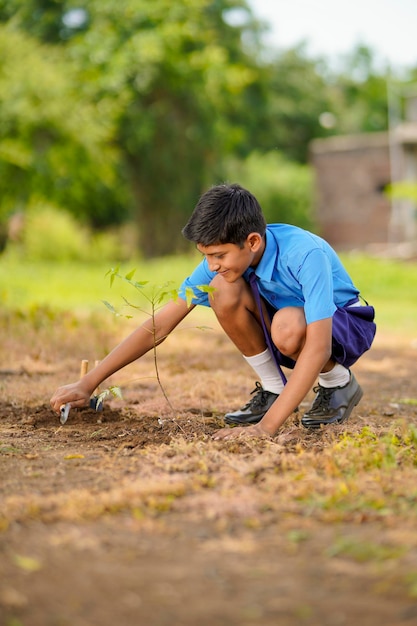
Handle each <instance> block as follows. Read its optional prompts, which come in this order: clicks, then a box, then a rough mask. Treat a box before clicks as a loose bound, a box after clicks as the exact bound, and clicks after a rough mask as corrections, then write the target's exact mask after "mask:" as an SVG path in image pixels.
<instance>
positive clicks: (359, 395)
mask: <svg viewBox="0 0 417 626" xmlns="http://www.w3.org/2000/svg"><path fill="white" fill-rule="evenodd" d="M362 396H363V391H362V387H358V388H357V390H356V393H355V395H354V396H353V397H352V399H351V401H350V402H349V404H348V405H347V407H346V411H345V412H344V414H343V417H341V418H340V419H338V420H336V421H334V422H320V421H319V420H317V422H316V423H314V424H304V423H303V418H301V423H302V425H303V426H304V428H309V429H311V430H313V429H318V428H320V427H321V426H330V425H331V424H343V422H346V420H347V419H348V418H349V416H350V414H351V413H352V411H353V409H354V408H355V406H357V405H358V404H359V402H360V401H361V400H362Z"/></svg>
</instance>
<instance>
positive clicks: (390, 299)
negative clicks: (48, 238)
mask: <svg viewBox="0 0 417 626" xmlns="http://www.w3.org/2000/svg"><path fill="white" fill-rule="evenodd" d="M199 260H200V257H199V255H197V254H190V255H177V256H171V257H163V258H160V259H153V260H151V261H148V260H147V261H144V260H132V261H131V262H129V263H124V264H123V265H122V266H121V268H120V269H121V273H123V272H126V273H127V272H129V271H130V270H132V269H134V268H136V273H135V280H138V281H148V282H149V283H150V284H151V285H163V284H165V283H166V282H168V281H171V282H172V286H173V287H178V286H179V285H180V283H181V282H182V280H183V278H184V277H185V276H188V275H189V274H190V273H191V271H192V270H193V268H194V266H195V265H196V264H197V263H198V262H199ZM342 261H343V263H344V265H345V267H346V269H347V270H348V272H349V273H350V275H351V276H352V278H353V281H354V283H355V284H356V285H357V286H358V288H359V289H360V290H361V293H362V294H363V296H364V298H366V299H367V300H368V301H369V303H370V304H373V305H374V306H375V309H376V321H377V324H378V326H379V328H380V329H381V330H384V331H387V332H390V333H398V334H401V335H404V334H409V335H410V336H415V335H417V292H416V289H415V285H417V263H410V262H409V263H406V262H400V261H393V260H387V259H376V258H371V257H367V256H364V255H359V254H344V255H342ZM116 266H117V262H115V263H114V264H112V263H109V262H107V261H105V262H102V263H100V262H97V263H81V262H60V263H54V262H46V261H38V262H33V261H32V262H25V261H24V260H21V259H20V260H17V259H13V258H11V257H7V256H3V257H0V285H1V287H0V298H1V302H2V307H3V310H4V309H8V310H27V309H30V308H32V309H33V308H35V309H36V308H39V307H40V308H45V307H46V308H49V309H52V310H59V311H63V310H67V311H72V312H74V313H78V312H83V311H84V312H92V311H96V310H103V311H104V305H103V302H102V301H103V300H107V301H109V302H111V303H113V304H114V305H115V306H116V307H117V306H118V305H119V303H120V304H121V303H122V300H121V298H122V297H123V296H124V297H127V298H128V299H129V298H130V297H132V294H133V290H132V289H131V288H129V285H128V284H124V283H123V281H115V282H114V285H113V287H111V286H110V280H109V278H108V277H106V276H105V275H106V273H107V272H108V270H109V269H110V268H111V267H116Z"/></svg>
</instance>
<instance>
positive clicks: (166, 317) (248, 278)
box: [51, 184, 376, 439]
mask: <svg viewBox="0 0 417 626" xmlns="http://www.w3.org/2000/svg"><path fill="white" fill-rule="evenodd" d="M183 234H184V236H185V237H186V238H187V239H189V240H190V241H193V242H194V243H195V244H196V246H197V249H198V250H199V251H200V252H201V254H202V255H203V257H204V258H203V260H202V262H201V263H200V264H199V265H198V266H197V267H196V268H195V270H194V272H193V273H192V274H191V276H189V277H188V278H187V279H186V280H185V281H184V282H183V284H182V286H181V289H180V296H181V297H179V298H178V300H177V301H176V302H173V301H171V302H168V303H167V304H166V305H165V306H164V307H163V308H162V309H161V310H160V311H159V312H158V313H157V315H156V318H155V323H156V328H157V331H156V338H157V341H158V338H159V341H163V340H164V338H165V337H167V336H168V335H169V333H170V332H171V331H172V330H173V329H174V328H175V327H176V326H177V325H178V324H179V323H180V322H181V321H182V320H183V319H184V318H185V316H186V315H188V313H190V311H191V310H192V309H193V308H194V307H195V306H196V305H197V304H201V305H206V306H211V308H212V309H213V310H214V313H215V315H216V317H217V319H218V321H219V323H220V325H221V326H222V328H223V329H224V331H225V332H226V334H227V335H228V336H229V338H230V339H231V340H232V342H233V343H234V344H235V345H236V347H237V348H238V350H239V351H240V352H241V354H242V355H243V357H244V358H245V359H246V361H247V362H248V363H249V365H250V366H251V367H252V368H253V369H254V371H255V372H256V374H257V376H258V377H259V378H260V380H261V384H259V383H257V386H256V389H255V390H254V392H252V393H253V394H254V396H253V398H252V399H251V400H250V401H249V402H248V403H247V404H246V405H245V406H244V407H243V408H242V409H240V410H238V411H234V412H231V413H227V414H226V415H225V421H226V423H228V424H233V425H237V426H240V428H239V427H237V428H222V429H221V430H219V431H217V432H216V433H215V434H214V435H213V437H214V439H231V438H235V437H240V436H242V435H250V436H260V437H262V436H274V435H275V434H276V433H277V432H278V430H279V428H280V426H281V425H282V424H283V423H284V422H285V420H286V419H287V418H288V417H289V416H290V415H291V413H292V412H293V411H294V410H295V409H296V408H297V407H298V405H299V404H300V403H301V402H302V400H303V399H304V397H305V396H306V394H307V393H308V391H309V390H310V389H311V387H312V386H313V384H314V382H315V381H316V379H317V377H318V386H317V387H315V388H314V390H315V391H316V394H317V395H316V398H315V400H314V402H313V404H312V406H311V408H310V409H309V410H308V411H307V412H306V413H305V414H304V415H303V417H302V419H301V422H302V424H303V425H304V426H305V427H307V428H319V427H320V426H321V425H326V424H332V423H341V422H343V421H344V420H346V419H347V418H348V417H349V415H350V413H351V412H352V409H353V408H354V407H355V406H356V405H357V404H358V402H359V401H360V399H361V397H362V389H361V387H360V386H359V384H358V383H357V381H356V379H355V377H354V375H353V374H352V372H351V371H350V369H349V368H350V366H351V365H352V364H353V363H354V362H355V361H356V360H357V359H358V358H359V357H360V356H361V355H362V354H363V352H365V351H366V350H368V349H369V348H370V346H371V344H372V341H373V338H374V335H375V330H376V326H375V324H374V322H373V319H374V310H373V307H370V306H361V305H360V303H359V298H358V296H359V291H358V290H357V289H356V287H355V286H354V285H353V283H352V281H351V279H350V277H349V275H348V274H347V272H346V270H345V269H344V267H343V266H342V264H341V262H340V260H339V258H338V257H337V255H336V253H335V252H334V250H333V249H332V248H331V247H330V246H329V245H328V244H327V243H326V242H325V241H324V240H323V239H321V238H320V237H317V236H316V235H313V234H312V233H309V232H307V231H305V230H302V229H300V228H297V227H295V226H290V225H287V224H271V225H269V226H268V227H267V225H266V223H265V219H264V216H263V214H262V210H261V208H260V206H259V204H258V202H257V200H256V198H255V197H254V196H253V195H252V194H251V193H250V192H249V191H247V190H245V189H243V188H242V187H240V186H239V185H236V184H234V185H218V186H215V187H213V188H211V189H209V190H208V191H207V192H206V193H204V194H203V195H202V196H201V198H200V200H199V201H198V203H197V205H196V207H195V209H194V211H193V214H192V215H191V218H190V219H189V221H188V223H187V224H186V226H185V227H184V229H183ZM201 285H210V286H211V287H213V288H214V290H213V292H212V293H210V295H208V294H207V293H206V292H205V291H202V290H199V289H198V286H201ZM187 287H191V288H192V289H193V291H194V294H195V297H194V299H193V300H192V303H191V305H190V306H188V305H187V302H186V298H185V290H186V288H187ZM153 341H154V339H153V334H152V332H151V321H150V320H148V321H146V322H145V323H144V324H142V326H140V327H138V328H137V329H136V330H135V331H133V333H132V334H131V335H129V336H128V337H127V338H126V339H125V340H124V341H123V342H122V343H121V344H119V345H118V346H117V347H116V348H115V349H114V350H113V351H112V352H110V354H109V355H108V356H107V357H106V358H105V359H103V360H102V361H101V362H100V363H99V364H98V365H97V366H96V367H95V368H94V369H93V370H91V371H90V372H89V373H88V374H87V375H86V376H85V377H84V378H82V379H81V380H80V381H78V382H76V383H73V384H71V385H66V386H64V387H60V388H59V389H57V391H56V392H55V394H54V395H53V397H52V399H51V406H52V408H53V409H54V410H55V411H57V412H59V410H60V407H61V406H62V405H63V404H65V403H67V402H70V403H71V406H73V407H79V406H83V405H86V404H88V402H89V399H90V395H91V394H92V393H93V390H94V389H95V388H96V387H97V386H98V385H99V384H100V383H102V382H103V380H105V379H106V378H107V377H108V376H110V375H111V374H113V373H114V372H116V371H117V370H119V369H121V368H122V367H124V366H125V365H127V364H128V363H131V362H132V361H134V360H135V359H137V358H139V357H141V356H142V355H144V354H145V353H146V352H148V351H149V350H150V349H151V348H152V347H153ZM282 365H283V366H285V367H288V368H290V369H292V374H291V377H290V378H289V380H288V382H287V380H286V378H285V375H284V374H283V372H282V369H281V366H282Z"/></svg>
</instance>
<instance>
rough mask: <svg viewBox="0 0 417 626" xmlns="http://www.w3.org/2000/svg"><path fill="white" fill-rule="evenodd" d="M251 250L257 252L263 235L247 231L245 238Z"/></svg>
mask: <svg viewBox="0 0 417 626" xmlns="http://www.w3.org/2000/svg"><path fill="white" fill-rule="evenodd" d="M246 241H247V242H248V244H249V247H250V249H251V250H252V252H257V251H258V250H259V248H260V246H261V244H262V241H263V237H262V235H260V234H259V233H249V235H248V236H247V238H246Z"/></svg>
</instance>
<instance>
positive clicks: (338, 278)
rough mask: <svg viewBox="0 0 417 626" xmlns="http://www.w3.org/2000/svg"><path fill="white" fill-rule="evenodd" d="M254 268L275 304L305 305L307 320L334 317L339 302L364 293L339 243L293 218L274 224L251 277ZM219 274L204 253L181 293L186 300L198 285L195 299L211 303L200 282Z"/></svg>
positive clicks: (264, 291)
mask: <svg viewBox="0 0 417 626" xmlns="http://www.w3.org/2000/svg"><path fill="white" fill-rule="evenodd" d="M253 271H255V273H256V275H257V277H258V287H259V291H260V293H261V295H262V296H263V297H264V298H265V300H266V301H267V302H269V304H270V305H271V306H272V307H273V308H274V309H281V308H283V307H286V306H299V307H304V312H305V317H306V321H307V324H311V323H312V322H316V321H318V320H321V319H325V318H327V317H332V315H333V313H334V312H335V310H336V307H337V306H345V305H346V304H347V303H348V302H349V301H351V300H355V299H357V296H358V295H359V291H358V289H356V287H355V286H354V285H353V283H352V280H351V278H350V276H349V274H348V273H347V272H346V270H345V268H344V267H343V265H342V263H341V261H340V259H339V257H338V256H337V254H336V252H335V251H334V250H333V248H332V247H331V246H330V245H329V244H328V243H327V242H326V241H324V239H322V238H321V237H318V236H317V235H314V234H313V233H310V232H308V231H306V230H303V229H302V228H298V227H297V226H291V225H289V224H269V225H268V227H267V229H266V245H265V250H264V253H263V255H262V258H261V260H260V262H259V264H258V265H257V267H256V268H248V269H247V270H246V272H245V273H244V274H243V277H244V278H245V280H247V281H248V279H249V275H250V274H251V272H253ZM215 275H216V272H212V271H210V270H209V267H208V263H207V260H206V259H204V260H203V261H202V262H201V263H200V264H199V265H198V266H197V267H196V268H195V270H194V271H193V273H192V274H191V276H189V277H188V278H186V279H185V280H184V282H183V283H182V285H181V287H180V290H179V295H180V297H181V298H183V299H184V300H185V290H186V289H187V288H192V289H193V292H194V298H193V299H192V303H193V304H200V305H203V306H210V302H209V297H208V294H207V293H204V292H203V291H201V290H199V289H198V286H199V285H209V284H210V282H211V281H212V279H213V278H214V276H215Z"/></svg>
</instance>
